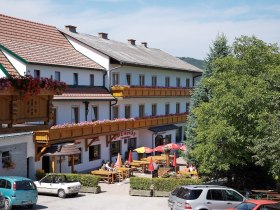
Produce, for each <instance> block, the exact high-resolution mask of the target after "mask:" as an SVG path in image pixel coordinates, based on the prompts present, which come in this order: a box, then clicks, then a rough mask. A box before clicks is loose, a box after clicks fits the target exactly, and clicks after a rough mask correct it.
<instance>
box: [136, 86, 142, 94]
mask: <svg viewBox="0 0 280 210" xmlns="http://www.w3.org/2000/svg"><path fill="white" fill-rule="evenodd" d="M136 96H143V88H136Z"/></svg>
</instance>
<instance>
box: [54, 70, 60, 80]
mask: <svg viewBox="0 0 280 210" xmlns="http://www.w3.org/2000/svg"><path fill="white" fill-rule="evenodd" d="M54 79H55V80H56V81H60V72H59V71H56V72H54Z"/></svg>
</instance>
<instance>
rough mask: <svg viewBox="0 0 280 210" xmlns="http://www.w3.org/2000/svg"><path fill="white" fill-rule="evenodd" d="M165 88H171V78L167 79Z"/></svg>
mask: <svg viewBox="0 0 280 210" xmlns="http://www.w3.org/2000/svg"><path fill="white" fill-rule="evenodd" d="M165 87H170V78H169V77H165Z"/></svg>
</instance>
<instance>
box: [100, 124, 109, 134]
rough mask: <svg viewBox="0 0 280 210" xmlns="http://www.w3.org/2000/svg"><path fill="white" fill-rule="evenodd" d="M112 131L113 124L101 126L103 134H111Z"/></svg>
mask: <svg viewBox="0 0 280 210" xmlns="http://www.w3.org/2000/svg"><path fill="white" fill-rule="evenodd" d="M110 130H111V123H104V124H101V131H102V133H107V132H110Z"/></svg>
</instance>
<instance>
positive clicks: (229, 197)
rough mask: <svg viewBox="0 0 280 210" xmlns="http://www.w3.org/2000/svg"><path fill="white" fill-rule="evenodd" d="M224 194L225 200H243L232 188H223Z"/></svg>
mask: <svg viewBox="0 0 280 210" xmlns="http://www.w3.org/2000/svg"><path fill="white" fill-rule="evenodd" d="M225 195H226V200H227V201H243V198H242V197H241V196H240V195H239V194H238V193H237V192H234V191H233V190H225Z"/></svg>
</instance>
